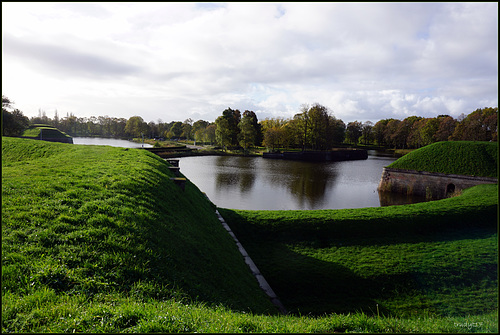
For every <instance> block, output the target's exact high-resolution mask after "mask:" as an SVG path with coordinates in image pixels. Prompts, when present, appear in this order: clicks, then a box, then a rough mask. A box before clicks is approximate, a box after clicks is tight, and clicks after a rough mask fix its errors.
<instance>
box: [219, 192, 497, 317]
mask: <svg viewBox="0 0 500 335" xmlns="http://www.w3.org/2000/svg"><path fill="white" fill-rule="evenodd" d="M497 204H498V186H497V185H480V186H476V187H474V188H471V189H468V190H465V191H464V192H463V195H462V196H459V197H454V198H449V199H445V200H440V201H434V202H428V203H419V204H413V205H406V206H390V207H380V208H364V209H352V210H351V209H345V210H318V211H244V210H229V209H220V210H219V211H220V212H221V214H222V215H223V216H224V218H225V219H226V221H227V223H228V224H229V225H230V226H231V228H232V229H233V231H234V232H235V234H236V235H237V236H238V238H239V240H240V241H241V243H242V244H243V245H244V246H245V248H246V250H247V251H248V253H249V254H250V256H251V257H252V259H253V260H254V262H255V263H256V264H257V266H258V267H259V269H260V271H261V272H262V273H263V275H264V276H265V277H266V279H267V280H268V282H269V283H270V285H271V287H272V288H273V290H274V291H275V292H276V294H277V295H278V296H279V297H280V298H281V300H282V302H283V304H284V305H285V306H286V307H287V308H288V309H289V310H290V311H291V312H293V313H296V314H299V313H300V314H312V315H323V314H324V313H356V312H360V311H361V312H363V313H367V314H369V315H378V313H381V314H384V315H388V316H394V317H411V316H416V315H421V314H422V313H429V314H430V315H433V316H464V315H469V314H471V315H474V314H483V313H488V312H492V311H495V310H496V309H497V308H498V304H497V296H498V289H497V284H498V281H497V273H498V271H497V263H498V256H497V254H498V240H497Z"/></svg>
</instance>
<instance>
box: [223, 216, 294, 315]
mask: <svg viewBox="0 0 500 335" xmlns="http://www.w3.org/2000/svg"><path fill="white" fill-rule="evenodd" d="M215 213H216V214H217V217H218V218H219V221H220V222H221V223H222V226H223V227H224V229H226V230H227V232H228V233H229V235H231V237H232V238H233V240H234V241H235V242H236V246H237V247H238V250H239V251H240V253H241V255H242V256H243V258H244V260H245V263H246V264H247V265H248V267H249V268H250V271H251V272H252V274H253V275H254V276H255V278H256V279H257V281H258V282H259V286H260V288H261V289H262V290H263V291H264V292H265V293H266V294H267V295H268V296H269V298H270V299H271V302H272V303H273V304H274V305H275V306H276V307H278V309H279V311H280V312H281V313H282V314H288V312H287V310H286V308H285V306H283V304H282V303H281V301H280V300H279V299H278V296H277V295H276V293H274V291H273V289H272V288H271V286H269V283H268V282H267V280H266V279H265V278H264V276H263V275H262V274H261V273H260V270H259V269H258V268H257V266H256V265H255V263H254V262H253V261H252V259H251V258H250V256H249V255H248V253H247V252H246V250H245V248H243V246H242V245H241V243H240V241H238V239H237V238H236V235H234V233H233V231H232V230H231V228H229V226H228V225H227V223H226V221H224V218H223V217H222V215H220V213H219V211H218V210H215Z"/></svg>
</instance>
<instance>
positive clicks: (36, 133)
mask: <svg viewBox="0 0 500 335" xmlns="http://www.w3.org/2000/svg"><path fill="white" fill-rule="evenodd" d="M40 133H41V134H42V138H44V137H45V138H70V137H71V136H69V135H68V134H66V133H65V132H63V131H60V130H59V129H57V128H54V127H52V126H49V125H44V124H39V125H36V124H35V125H33V126H31V127H30V128H28V129H26V130H25V131H24V132H23V134H22V136H24V137H32V138H35V139H39V138H40Z"/></svg>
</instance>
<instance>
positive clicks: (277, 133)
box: [260, 118, 290, 151]
mask: <svg viewBox="0 0 500 335" xmlns="http://www.w3.org/2000/svg"><path fill="white" fill-rule="evenodd" d="M289 122H290V120H289V119H284V118H275V119H269V118H267V119H265V120H263V121H261V122H260V126H261V129H262V134H263V140H262V143H263V145H264V146H265V147H266V148H267V149H268V150H269V149H270V150H271V151H274V150H275V149H276V148H281V147H284V146H286V145H288V143H289V141H288V140H287V133H288V129H289V127H287V126H288V123H289Z"/></svg>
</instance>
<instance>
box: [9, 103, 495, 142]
mask: <svg viewBox="0 0 500 335" xmlns="http://www.w3.org/2000/svg"><path fill="white" fill-rule="evenodd" d="M30 124H48V125H51V126H53V127H56V128H58V129H60V130H61V131H64V132H65V133H67V134H69V135H70V136H73V137H78V136H82V137H86V136H99V137H113V138H140V137H144V138H150V139H171V140H172V139H174V140H175V139H185V140H194V141H196V142H199V143H206V144H216V145H218V146H220V147H222V148H224V149H227V148H243V149H245V150H246V149H249V148H252V147H258V146H265V147H267V149H268V150H270V151H275V150H278V149H282V148H302V149H303V150H328V149H330V148H332V147H335V146H337V145H340V144H350V145H358V144H362V145H377V146H384V147H391V148H396V149H413V148H419V147H422V146H425V145H428V144H431V143H434V142H438V141H450V140H451V141H455V140H465V141H497V134H498V107H494V108H493V107H485V108H482V109H477V110H475V111H473V112H472V113H470V114H468V115H464V114H462V115H461V116H460V117H458V119H455V118H453V117H451V116H449V115H439V116H437V117H434V118H423V117H419V116H409V117H407V118H405V119H403V120H399V119H394V118H390V119H383V120H379V121H378V122H377V123H375V124H373V123H372V122H370V121H366V122H359V121H353V122H349V123H347V125H346V124H345V123H344V122H343V121H342V120H341V119H337V118H336V117H335V116H333V113H332V112H331V111H330V110H329V109H328V108H327V107H325V106H322V105H320V104H318V103H316V104H313V105H312V106H309V105H302V106H301V108H300V111H299V113H297V114H295V115H294V116H293V117H291V118H283V117H276V118H266V119H265V120H261V121H259V120H258V118H257V115H256V114H255V112H253V111H249V110H245V111H244V112H243V113H241V112H240V110H238V109H232V108H226V109H225V110H224V111H223V112H222V115H220V116H219V117H217V119H216V120H215V122H209V121H205V120H198V121H194V120H192V119H190V118H188V119H186V120H184V121H183V122H181V121H172V122H169V123H166V122H162V121H161V119H159V120H158V122H156V123H155V122H149V123H147V122H145V121H144V120H143V119H142V117H140V116H132V117H130V118H129V119H125V118H116V117H109V116H107V115H106V116H98V117H95V116H91V117H88V118H87V117H83V118H79V117H76V116H75V115H73V114H72V113H68V114H66V116H65V117H60V116H59V114H58V112H57V110H56V111H55V113H54V117H53V118H52V119H51V118H49V117H48V116H47V115H46V113H45V112H44V111H42V110H39V113H38V116H37V117H32V118H31V119H28V118H27V117H26V116H24V115H23V113H22V112H21V111H20V110H18V109H14V108H13V102H12V101H11V100H10V99H8V98H7V97H4V96H2V135H3V136H20V135H21V134H22V132H23V131H24V129H26V128H27V127H28V126H29V125H30Z"/></svg>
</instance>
